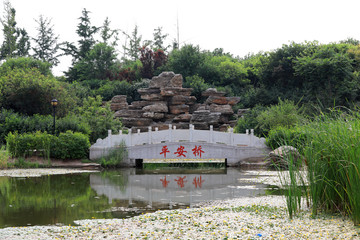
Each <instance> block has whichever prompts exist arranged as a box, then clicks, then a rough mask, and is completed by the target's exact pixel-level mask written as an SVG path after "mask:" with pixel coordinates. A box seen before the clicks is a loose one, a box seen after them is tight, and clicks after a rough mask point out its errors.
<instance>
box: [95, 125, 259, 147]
mask: <svg viewBox="0 0 360 240" xmlns="http://www.w3.org/2000/svg"><path fill="white" fill-rule="evenodd" d="M122 141H124V142H125V144H126V146H128V147H131V146H137V145H146V144H158V143H165V142H206V143H214V144H225V145H229V146H239V147H241V146H244V147H246V146H247V147H260V148H261V147H265V138H258V137H256V136H254V130H253V129H251V130H250V131H249V130H246V133H244V134H240V133H234V132H233V129H232V128H229V130H228V132H218V131H214V130H213V126H210V130H196V129H195V128H194V125H192V124H190V127H189V129H176V127H175V126H174V127H173V126H172V125H171V124H169V129H168V130H162V131H158V129H157V128H155V131H152V130H151V127H149V130H148V132H140V130H138V132H136V133H132V132H131V130H129V133H128V134H123V133H122V131H121V130H120V132H119V134H112V132H111V130H109V133H108V137H107V138H105V139H98V140H97V141H96V143H95V144H93V145H92V146H91V148H94V149H95V148H112V147H114V146H117V145H119V144H120V143H121V142H122ZM91 148H90V151H91Z"/></svg>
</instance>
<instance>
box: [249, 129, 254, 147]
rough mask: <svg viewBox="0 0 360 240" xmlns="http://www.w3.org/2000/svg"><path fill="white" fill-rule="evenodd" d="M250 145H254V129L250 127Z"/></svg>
mask: <svg viewBox="0 0 360 240" xmlns="http://www.w3.org/2000/svg"><path fill="white" fill-rule="evenodd" d="M250 146H251V147H253V146H254V129H250Z"/></svg>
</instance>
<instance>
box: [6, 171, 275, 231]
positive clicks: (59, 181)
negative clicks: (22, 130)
mask: <svg viewBox="0 0 360 240" xmlns="http://www.w3.org/2000/svg"><path fill="white" fill-rule="evenodd" d="M256 177H257V175H256V174H249V173H247V172H246V171H241V170H239V169H235V168H212V169H179V168H178V169H154V170H144V169H120V170H116V171H102V172H95V173H79V174H67V175H47V176H42V177H31V178H19V177H17V178H15V177H0V208H1V210H0V228H4V227H13V226H31V225H56V224H58V225H69V224H71V225H74V221H75V220H80V219H102V218H128V217H132V216H135V215H139V214H142V213H146V212H153V211H157V210H158V209H161V210H165V209H176V208H187V207H194V206H196V204H198V203H201V202H206V201H212V200H223V199H232V198H241V197H249V196H258V195H266V194H269V193H271V189H272V187H271V186H269V185H265V184H261V183H256V182H257V181H252V180H251V179H254V180H255V178H256Z"/></svg>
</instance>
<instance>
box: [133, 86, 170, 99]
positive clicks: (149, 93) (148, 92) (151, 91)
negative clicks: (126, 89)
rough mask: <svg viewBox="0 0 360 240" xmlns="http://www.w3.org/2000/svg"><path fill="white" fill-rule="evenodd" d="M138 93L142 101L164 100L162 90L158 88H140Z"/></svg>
mask: <svg viewBox="0 0 360 240" xmlns="http://www.w3.org/2000/svg"><path fill="white" fill-rule="evenodd" d="M138 93H139V94H140V95H141V99H142V100H146V101H161V100H163V99H164V98H163V96H162V95H161V94H160V89H157V88H140V89H138Z"/></svg>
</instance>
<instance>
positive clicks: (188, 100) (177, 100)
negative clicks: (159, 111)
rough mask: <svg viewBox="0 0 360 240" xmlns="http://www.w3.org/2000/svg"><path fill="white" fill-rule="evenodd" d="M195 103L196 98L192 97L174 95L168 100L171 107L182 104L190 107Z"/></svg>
mask: <svg viewBox="0 0 360 240" xmlns="http://www.w3.org/2000/svg"><path fill="white" fill-rule="evenodd" d="M195 102H196V98H195V97H194V96H184V95H176V96H173V97H172V98H171V99H170V104H171V105H182V104H187V105H192V104H195Z"/></svg>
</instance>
